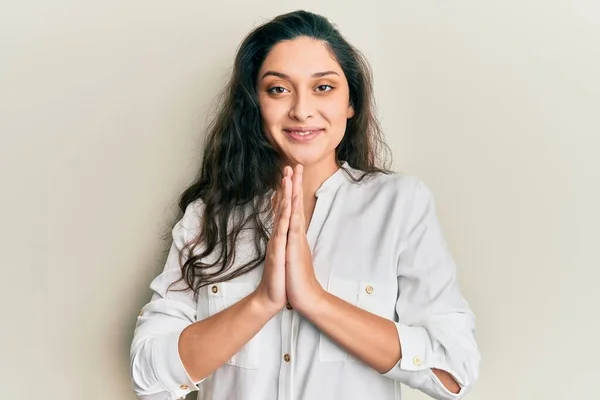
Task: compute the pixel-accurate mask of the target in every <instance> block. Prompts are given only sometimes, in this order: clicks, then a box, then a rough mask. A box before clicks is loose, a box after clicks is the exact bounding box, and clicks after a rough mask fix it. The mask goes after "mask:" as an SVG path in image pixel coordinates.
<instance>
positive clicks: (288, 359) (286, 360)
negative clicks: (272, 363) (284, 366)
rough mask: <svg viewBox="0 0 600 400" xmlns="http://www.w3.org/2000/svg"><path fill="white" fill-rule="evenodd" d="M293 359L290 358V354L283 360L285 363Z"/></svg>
mask: <svg viewBox="0 0 600 400" xmlns="http://www.w3.org/2000/svg"><path fill="white" fill-rule="evenodd" d="M291 359H292V357H290V355H289V354H285V355H284V356H283V360H284V361H285V362H290V360H291Z"/></svg>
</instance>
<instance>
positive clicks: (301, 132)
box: [283, 128, 323, 142]
mask: <svg viewBox="0 0 600 400" xmlns="http://www.w3.org/2000/svg"><path fill="white" fill-rule="evenodd" d="M283 131H284V132H285V133H286V134H287V135H288V137H289V138H291V139H293V140H295V141H297V142H308V141H310V140H312V139H314V138H315V137H317V136H318V135H319V133H321V132H323V129H319V128H309V129H284V130H283Z"/></svg>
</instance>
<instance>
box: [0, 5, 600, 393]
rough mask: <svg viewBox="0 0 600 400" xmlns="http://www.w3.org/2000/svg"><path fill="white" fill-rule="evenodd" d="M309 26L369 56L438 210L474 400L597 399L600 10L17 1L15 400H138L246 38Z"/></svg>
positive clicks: (6, 301) (381, 102)
mask: <svg viewBox="0 0 600 400" xmlns="http://www.w3.org/2000/svg"><path fill="white" fill-rule="evenodd" d="M299 8H303V9H307V10H310V11H313V12H317V13H320V14H323V15H325V16H327V17H329V18H330V20H331V21H332V22H334V23H336V24H337V25H338V27H339V28H340V29H341V31H342V32H343V34H345V36H346V37H347V38H348V39H349V40H350V41H351V42H352V43H353V44H355V45H356V46H357V47H358V48H359V49H361V50H362V51H363V52H364V53H365V55H366V56H367V58H368V59H369V61H370V63H371V65H372V68H373V71H374V76H375V89H376V97H377V102H378V106H379V115H380V117H381V121H382V124H383V127H384V129H385V132H386V135H387V139H388V141H389V143H390V146H391V147H392V150H393V154H394V157H395V164H394V169H395V170H397V171H404V172H407V173H410V174H414V175H416V176H418V177H420V178H421V179H423V180H424V181H425V182H426V183H427V184H428V185H429V186H430V187H431V188H432V190H433V192H434V195H435V197H436V204H437V209H438V214H439V218H440V220H441V223H442V226H443V229H444V232H445V234H446V237H447V240H448V243H449V246H450V248H451V250H452V252H453V255H454V257H455V259H456V262H457V264H458V267H459V276H460V281H461V285H462V289H463V292H464V294H465V296H466V297H467V298H468V300H469V301H470V303H471V305H472V307H473V309H474V310H475V312H476V314H477V317H478V333H477V335H478V341H479V344H480V347H481V352H482V355H483V361H482V366H481V375H480V380H479V382H478V383H477V385H476V387H475V389H474V390H473V392H472V393H471V394H470V395H469V396H468V397H467V398H469V399H472V400H505V399H511V400H521V399H523V400H531V399H544V400H550V399H557V400H558V399H560V400H567V399H568V400H572V399H598V398H600V389H598V376H599V375H600V367H599V359H600V345H599V344H598V338H600V328H599V326H600V323H599V322H598V319H599V318H600V311H599V310H598V307H599V306H600V288H599V287H598V282H599V281H600V274H599V272H598V270H599V269H600V257H599V255H598V253H599V250H598V249H599V248H600V245H599V244H598V239H600V234H599V229H598V227H599V226H600V213H599V211H598V207H599V205H600V161H599V158H598V154H597V153H598V152H599V150H600V140H599V136H600V5H599V3H598V2H597V1H595V0H588V1H576V0H575V1H567V0H565V1H510V2H492V1H454V2H451V1H444V2H441V1H440V2H429V1H420V2H416V1H415V2H407V1H396V0H394V1H392V0H388V1H362V2H356V3H350V2H348V1H329V2H325V1H322V0H319V1H315V0H310V1H309V0H306V1H286V2H282V1H275V0H262V1H252V2H241V1H239V2H231V1H218V2H203V1H178V2H166V1H155V0H146V1H137V0H136V1H115V0H107V1H103V2H99V1H96V2H89V1H66V0H62V1H54V2H43V1H27V0H22V1H12V2H9V1H2V4H1V5H0V133H1V142H0V182H1V186H0V190H1V193H2V196H1V206H0V218H1V219H0V221H1V236H0V246H1V255H2V260H1V261H0V266H1V275H0V304H1V305H2V311H1V317H0V324H1V327H0V399H2V400H4V399H6V400H8V399H11V400H21V399H31V398H44V399H49V400H50V399H52V400H54V399H57V400H58V399H86V400H100V399H102V400H105V399H132V400H133V399H134V398H135V397H134V395H133V393H132V392H131V389H130V383H129V374H128V363H129V359H128V356H129V353H128V352H129V345H130V341H131V337H132V334H133V327H134V323H135V319H136V316H137V314H138V310H139V308H140V307H141V306H142V305H143V304H145V303H146V302H147V301H148V300H149V296H150V292H149V289H148V284H149V283H150V281H151V280H152V279H153V278H154V276H156V274H158V273H159V272H160V271H161V269H162V267H163V263H164V260H165V254H164V251H165V249H167V247H168V245H169V244H170V243H169V242H168V241H164V240H162V239H161V237H162V236H163V235H164V234H165V233H168V232H169V229H170V224H171V223H172V222H173V218H174V217H175V215H176V201H177V197H178V195H179V194H180V193H181V191H182V190H183V189H184V188H185V186H186V185H187V184H188V183H190V181H191V179H192V178H193V176H194V175H195V173H196V169H197V167H198V160H199V154H200V144H201V137H202V134H203V127H204V126H205V125H206V119H207V116H208V112H209V109H210V106H211V104H212V103H213V100H214V97H215V96H216V94H217V93H218V92H219V90H220V89H221V88H222V86H223V84H224V83H225V79H226V77H227V74H228V72H229V68H230V66H231V63H232V60H233V57H234V54H235V50H236V48H237V46H238V44H239V42H240V41H241V40H242V38H243V37H244V35H245V34H246V33H247V32H248V31H249V30H250V29H252V28H253V27H254V26H256V25H257V24H258V23H261V22H264V21H266V20H267V19H269V18H271V17H274V16H275V15H277V14H280V13H283V12H287V11H292V10H295V9H299ZM424 398H425V396H423V395H420V394H419V393H417V392H414V391H412V390H409V389H406V391H405V399H407V400H416V399H424Z"/></svg>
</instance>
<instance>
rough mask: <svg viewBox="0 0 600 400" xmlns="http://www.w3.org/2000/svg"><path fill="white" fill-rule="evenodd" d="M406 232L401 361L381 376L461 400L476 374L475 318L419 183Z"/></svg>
mask: <svg viewBox="0 0 600 400" xmlns="http://www.w3.org/2000/svg"><path fill="white" fill-rule="evenodd" d="M405 232H406V233H405V236H404V240H403V241H402V243H403V245H401V251H400V255H399V258H398V292H399V296H398V299H397V302H396V313H397V315H398V322H395V324H396V329H397V331H398V339H399V341H400V346H401V349H402V358H401V359H400V361H399V362H398V363H397V364H396V365H395V366H394V367H393V368H392V369H391V370H389V371H388V372H386V373H384V374H383V375H384V376H387V377H389V378H391V379H394V380H397V381H400V382H402V383H404V384H406V385H407V386H409V387H411V388H414V389H417V390H420V391H422V392H424V393H426V394H428V395H429V396H431V397H433V398H435V399H443V400H450V399H459V398H461V397H463V396H464V395H465V394H466V393H467V392H468V391H469V390H470V389H471V387H472V386H473V384H474V383H475V381H476V380H477V376H478V374H479V362H480V354H479V350H478V348H477V343H476V341H475V316H474V314H473V312H472V311H471V309H470V307H469V305H468V303H467V301H466V300H465V299H464V298H463V296H462V294H461V293H460V289H459V286H458V282H457V277H456V266H455V263H454V260H453V258H452V256H451V254H450V252H449V250H448V248H447V245H446V242H445V239H444V237H443V234H442V231H441V228H440V224H439V221H438V219H437V216H436V211H435V204H434V198H433V195H432V193H431V191H430V190H429V189H428V188H427V186H425V184H424V183H423V182H422V181H420V180H416V184H415V193H414V200H413V203H412V212H411V213H410V216H409V217H408V223H407V225H406V231H405ZM432 368H437V369H441V370H444V371H446V372H448V373H450V374H451V375H452V376H453V377H454V379H455V380H456V381H457V382H458V384H459V385H460V387H461V390H460V391H459V393H458V394H454V393H452V392H450V391H449V390H447V389H446V387H445V386H444V385H443V384H442V383H441V381H440V380H439V379H438V378H437V376H436V375H435V374H434V373H433V371H432Z"/></svg>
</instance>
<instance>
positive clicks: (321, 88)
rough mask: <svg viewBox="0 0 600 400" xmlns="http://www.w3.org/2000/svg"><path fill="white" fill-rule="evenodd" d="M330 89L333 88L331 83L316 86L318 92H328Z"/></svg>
mask: <svg viewBox="0 0 600 400" xmlns="http://www.w3.org/2000/svg"><path fill="white" fill-rule="evenodd" d="M331 89H333V86H331V85H320V86H317V91H318V92H329V91H330V90H331Z"/></svg>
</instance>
